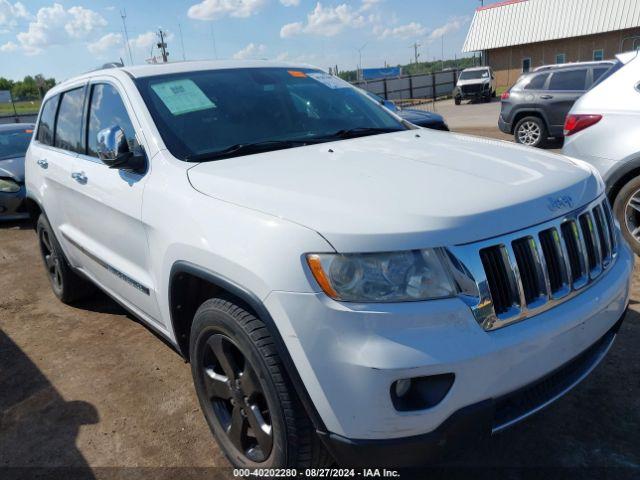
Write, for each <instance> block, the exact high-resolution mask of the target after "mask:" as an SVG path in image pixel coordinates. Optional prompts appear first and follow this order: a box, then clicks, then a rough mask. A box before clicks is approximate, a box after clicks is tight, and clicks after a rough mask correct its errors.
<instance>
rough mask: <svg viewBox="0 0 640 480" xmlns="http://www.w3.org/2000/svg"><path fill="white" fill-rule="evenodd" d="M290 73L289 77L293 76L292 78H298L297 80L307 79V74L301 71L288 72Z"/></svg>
mask: <svg viewBox="0 0 640 480" xmlns="http://www.w3.org/2000/svg"><path fill="white" fill-rule="evenodd" d="M287 71H288V72H289V75H291V76H292V77H296V78H305V77H306V76H307V74H306V73H304V72H301V71H299V70H287Z"/></svg>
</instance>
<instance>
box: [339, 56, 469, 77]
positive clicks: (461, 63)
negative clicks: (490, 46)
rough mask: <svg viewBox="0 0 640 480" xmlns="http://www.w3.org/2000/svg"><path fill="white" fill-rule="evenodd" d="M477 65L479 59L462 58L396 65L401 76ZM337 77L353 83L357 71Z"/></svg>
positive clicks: (340, 73) (343, 73)
mask: <svg viewBox="0 0 640 480" xmlns="http://www.w3.org/2000/svg"><path fill="white" fill-rule="evenodd" d="M478 64H479V58H476V57H463V58H458V59H455V60H445V61H444V62H443V61H442V60H437V61H433V62H418V63H408V64H406V65H398V66H399V67H402V74H403V75H420V74H424V73H434V72H440V71H442V70H448V69H463V68H469V67H473V66H477V65H478ZM338 76H340V78H342V79H343V80H346V81H347V82H355V81H357V79H358V72H357V70H344V71H341V72H339V73H338Z"/></svg>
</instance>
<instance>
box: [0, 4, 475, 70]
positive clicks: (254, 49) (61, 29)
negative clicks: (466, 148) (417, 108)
mask: <svg viewBox="0 0 640 480" xmlns="http://www.w3.org/2000/svg"><path fill="white" fill-rule="evenodd" d="M479 4H480V2H479V0H321V1H318V0H149V1H140V0H128V1H124V0H44V1H39V0H20V1H15V0H0V76H3V77H7V78H12V79H14V80H17V79H21V78H22V77H24V76H25V75H35V74H37V73H42V74H44V75H45V76H46V77H54V78H56V79H57V80H63V79H65V78H69V77H72V76H74V75H77V74H79V73H82V72H85V71H87V70H91V69H93V68H96V67H98V66H100V65H102V64H103V63H105V62H109V61H118V60H119V59H120V58H122V60H124V62H125V64H131V58H130V56H129V48H128V47H130V50H131V56H132V57H133V63H135V64H139V63H144V62H145V60H146V59H148V58H150V57H152V56H159V52H158V49H157V48H156V47H155V44H156V43H157V42H158V38H157V31H158V29H159V28H161V29H163V30H164V31H165V32H166V33H167V44H168V51H169V59H170V60H172V61H178V60H182V59H183V58H185V59H187V60H199V59H211V58H219V59H230V58H237V59H271V60H287V61H292V62H304V63H310V64H313V65H317V66H319V67H323V68H329V67H330V66H334V65H337V66H338V68H339V69H340V70H351V69H355V68H356V67H357V65H358V63H359V61H360V54H361V55H362V57H361V58H362V66H363V67H365V68H368V67H382V66H384V65H385V62H386V63H387V64H389V65H396V64H399V63H402V64H404V63H408V62H409V61H411V59H412V58H413V54H414V50H413V47H412V46H411V45H412V44H413V43H414V42H417V43H419V44H420V45H421V46H420V48H419V52H420V55H421V56H420V59H421V60H433V59H441V58H442V54H443V53H442V52H443V47H444V57H445V58H453V57H454V55H456V56H460V55H461V49H462V44H463V43H464V38H465V35H466V32H467V30H468V27H469V23H470V20H471V18H472V17H473V13H474V10H475V9H476V7H478V6H479ZM122 12H125V13H126V26H127V33H128V39H129V41H128V43H127V41H126V37H125V33H124V29H123V22H122V19H121V13H122ZM183 45H184V49H183Z"/></svg>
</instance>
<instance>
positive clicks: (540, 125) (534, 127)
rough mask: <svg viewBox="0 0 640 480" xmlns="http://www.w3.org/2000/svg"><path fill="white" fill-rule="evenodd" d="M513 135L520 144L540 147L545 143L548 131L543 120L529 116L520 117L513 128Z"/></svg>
mask: <svg viewBox="0 0 640 480" xmlns="http://www.w3.org/2000/svg"><path fill="white" fill-rule="evenodd" d="M521 130H522V131H521ZM527 132H528V134H527ZM534 136H535V137H534ZM513 137H514V138H515V141H516V143H519V144H521V145H527V146H529V147H538V148H541V147H544V146H545V145H546V144H547V141H548V137H549V132H548V130H547V126H546V125H545V123H544V120H542V119H541V118H540V117H534V116H530V117H524V118H522V119H520V121H519V122H518V123H517V124H516V127H515V128H514V129H513Z"/></svg>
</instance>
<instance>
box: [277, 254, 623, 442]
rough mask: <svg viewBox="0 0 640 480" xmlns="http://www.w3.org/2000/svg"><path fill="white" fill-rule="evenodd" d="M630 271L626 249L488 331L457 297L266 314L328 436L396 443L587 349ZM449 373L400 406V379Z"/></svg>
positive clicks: (303, 299) (613, 318)
mask: <svg viewBox="0 0 640 480" xmlns="http://www.w3.org/2000/svg"><path fill="white" fill-rule="evenodd" d="M632 267H633V259H632V255H631V253H630V251H629V249H628V247H627V246H626V244H625V243H623V242H621V243H620V244H619V252H618V258H617V260H616V262H615V264H614V265H613V266H612V267H611V268H609V269H608V270H607V271H606V273H604V274H602V275H601V276H600V277H599V279H598V280H597V281H596V282H594V283H593V284H592V285H591V286H590V287H589V288H588V289H586V290H585V291H584V292H583V293H581V294H579V295H577V296H576V297H574V298H573V299H571V300H569V301H567V302H565V303H563V304H560V305H558V306H556V307H554V308H553V309H551V310H548V311H546V312H544V313H541V314H539V315H537V316H535V317H533V318H530V319H527V320H525V321H522V322H520V323H517V324H513V325H509V326H508V327H506V328H502V329H500V330H495V331H491V332H487V331H484V330H483V329H482V328H481V327H480V326H479V325H478V323H477V322H476V321H475V319H474V317H473V315H472V313H471V311H470V310H469V308H468V307H467V306H466V305H465V304H464V303H463V302H462V300H460V299H458V298H452V299H444V300H437V301H431V302H414V303H402V304H375V305H363V304H346V303H339V302H335V301H333V300H330V299H329V298H328V297H326V296H325V295H324V294H321V293H292V292H272V293H271V294H270V295H269V296H268V297H267V298H266V299H265V306H266V308H267V309H268V310H269V312H270V314H271V316H272V318H273V320H274V322H275V323H276V325H277V327H278V329H279V331H280V334H281V335H282V338H283V340H284V342H285V344H286V347H287V349H288V351H289V353H290V355H291V357H292V360H293V362H294V364H295V367H296V369H297V371H298V373H299V375H300V377H301V379H302V381H303V383H304V386H305V388H306V390H307V393H308V394H309V396H310V398H311V400H312V402H313V404H314V406H315V408H316V410H317V412H318V414H319V416H320V418H321V419H322V421H323V423H324V427H325V428H326V430H327V431H328V432H331V434H332V438H333V437H335V438H340V437H341V438H343V439H349V440H347V441H346V442H347V444H351V443H353V444H359V443H361V442H365V443H367V442H377V441H384V442H387V441H398V440H399V439H411V437H419V436H423V435H427V434H431V433H432V432H438V429H439V428H443V427H442V425H443V424H445V422H447V420H448V419H450V418H455V417H453V415H454V414H455V413H456V412H458V411H461V410H463V409H465V408H467V407H469V406H470V405H476V404H479V403H482V402H485V401H487V400H491V399H500V398H503V397H504V396H505V395H508V394H511V393H513V392H515V391H518V390H519V389H521V388H523V387H525V386H527V385H530V384H532V383H534V382H536V381H538V380H539V379H541V378H543V377H545V376H546V375H548V374H549V372H553V371H555V370H556V369H558V368H559V367H561V366H562V365H565V364H566V363H567V362H569V361H570V360H572V359H573V358H575V357H576V356H577V355H579V354H580V353H581V352H584V351H586V350H587V349H588V348H589V347H590V346H592V345H593V344H594V343H595V342H596V341H597V340H598V339H600V338H603V337H604V336H605V334H606V333H607V332H608V331H609V330H611V328H612V327H613V326H614V325H615V324H616V322H617V321H618V320H619V319H620V318H621V316H622V315H623V313H624V311H625V308H626V306H627V303H628V295H629V280H630V277H631V272H632ZM450 373H452V374H454V375H455V382H454V383H453V386H452V387H451V390H450V391H449V392H448V393H447V394H446V396H445V397H444V399H443V400H442V401H441V402H440V403H438V404H437V405H435V406H433V407H431V408H428V409H425V410H417V411H408V412H407V411H397V410H396V409H395V408H394V406H393V403H392V399H391V396H390V388H391V385H392V384H393V382H395V381H396V380H399V379H404V378H413V377H420V376H432V375H440V374H450ZM492 421H493V420H492V418H491V415H489V420H487V422H488V423H487V425H490V424H491V422H492ZM474 422H475V421H474ZM474 422H472V423H474ZM482 430H491V429H490V428H489V427H486V428H485V427H483V428H482ZM434 435H437V434H434ZM411 441H413V440H411ZM343 443H344V442H343Z"/></svg>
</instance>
